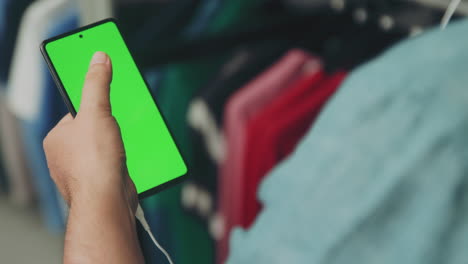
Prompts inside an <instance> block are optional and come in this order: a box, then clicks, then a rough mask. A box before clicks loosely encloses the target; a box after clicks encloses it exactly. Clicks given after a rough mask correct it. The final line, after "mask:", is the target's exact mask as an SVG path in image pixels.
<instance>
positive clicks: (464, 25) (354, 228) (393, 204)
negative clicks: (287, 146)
mask: <svg viewBox="0 0 468 264" xmlns="http://www.w3.org/2000/svg"><path fill="white" fill-rule="evenodd" d="M467 30H468V21H467V20H464V21H461V22H457V23H453V24H452V25H449V26H448V27H447V29H446V30H444V31H441V30H440V29H438V28H436V29H435V30H432V31H430V32H427V33H425V34H424V35H421V36H418V37H416V38H413V39H408V40H406V41H403V42H402V43H400V44H398V45H396V46H395V47H393V48H392V49H390V50H389V51H388V52H386V53H384V54H383V55H381V56H380V57H378V58H377V59H374V60H373V61H371V62H369V63H367V64H365V65H363V66H361V67H359V68H358V69H357V70H355V71H354V72H352V73H351V74H350V76H349V77H348V78H347V79H346V80H345V82H344V83H343V85H342V86H341V87H340V89H339V90H338V92H337V93H336V95H335V96H334V97H333V99H332V100H331V101H330V102H329V103H328V104H327V106H326V107H325V109H324V111H323V112H322V113H321V115H320V116H319V118H318V120H317V122H316V124H315V125H314V127H313V128H312V129H311V130H310V131H309V132H308V134H307V136H306V137H305V139H304V140H303V141H302V142H301V143H300V145H299V146H298V148H297V150H296V151H295V152H294V154H293V155H292V156H291V157H290V158H288V159H287V160H286V161H285V162H283V163H282V164H281V165H280V166H279V167H277V168H275V169H274V170H273V171H272V172H271V173H270V174H269V175H268V176H267V177H266V178H265V180H264V181H263V183H262V185H261V188H260V191H259V199H260V201H262V203H263V204H264V209H263V210H262V212H261V213H260V215H259V216H258V217H257V219H256V221H255V223H254V224H253V225H252V227H251V228H250V229H249V230H246V231H242V230H240V229H238V230H236V231H235V232H234V233H233V235H232V237H231V249H232V250H231V255H230V257H229V260H228V262H227V263H230V264H235V263H259V264H262V263H269V264H275V263H320V264H329V263H347V264H349V263H360V264H362V263H364V264H365V263H383V264H386V263H392V264H393V263H403V264H405V263H408V264H409V263H411V264H419V263H421V264H422V263H424V264H426V263H447V264H452V263H467V262H468V254H467V251H466V244H467V243H468V221H467V220H468V184H467V182H468V178H467V176H468V167H467V166H466V164H467V163H466V161H467V160H468V151H467V149H468V137H467V135H466V130H467V128H468V114H467V111H466V106H467V104H468V89H466V84H467V83H468V75H467V74H466V69H467V66H468V53H467V52H466V46H467V45H468V35H467V34H465V32H467Z"/></svg>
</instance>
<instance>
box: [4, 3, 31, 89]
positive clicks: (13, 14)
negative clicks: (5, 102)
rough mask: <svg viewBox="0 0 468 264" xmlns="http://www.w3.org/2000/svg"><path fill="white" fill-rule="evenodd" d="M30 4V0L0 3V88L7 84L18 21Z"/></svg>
mask: <svg viewBox="0 0 468 264" xmlns="http://www.w3.org/2000/svg"><path fill="white" fill-rule="evenodd" d="M31 2H32V0H1V1H0V88H3V87H2V86H3V85H5V83H6V82H7V78H8V72H9V69H10V64H11V59H12V54H13V49H14V47H15V43H16V36H17V34H18V29H19V25H20V21H21V18H22V16H23V13H24V11H25V10H26V8H27V7H28V6H29V4H30V3H31Z"/></svg>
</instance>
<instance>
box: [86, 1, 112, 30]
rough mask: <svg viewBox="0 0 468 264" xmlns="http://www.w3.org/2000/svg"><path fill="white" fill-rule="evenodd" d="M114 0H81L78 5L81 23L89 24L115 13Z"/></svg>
mask: <svg viewBox="0 0 468 264" xmlns="http://www.w3.org/2000/svg"><path fill="white" fill-rule="evenodd" d="M112 3H113V1H112V0H99V1H96V0H80V1H78V5H79V8H80V14H81V18H80V24H81V25H83V26H84V25H87V24H90V23H94V22H96V21H99V20H103V19H105V18H109V17H112V15H113V5H112Z"/></svg>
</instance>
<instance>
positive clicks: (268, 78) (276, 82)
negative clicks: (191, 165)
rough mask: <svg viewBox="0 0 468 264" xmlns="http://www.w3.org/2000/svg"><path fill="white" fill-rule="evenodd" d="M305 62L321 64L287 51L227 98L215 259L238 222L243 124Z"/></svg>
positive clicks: (223, 254) (224, 250)
mask: <svg viewBox="0 0 468 264" xmlns="http://www.w3.org/2000/svg"><path fill="white" fill-rule="evenodd" d="M305 64H307V65H309V67H311V68H313V67H312V66H311V65H314V64H315V66H314V67H315V69H316V70H318V69H319V68H320V67H321V66H320V62H319V60H318V59H317V58H315V57H312V56H310V55H308V54H307V53H305V52H303V51H301V50H292V51H289V52H288V53H287V54H286V55H284V56H283V58H281V59H280V60H279V61H278V62H277V63H275V64H274V65H273V66H271V67H270V68H269V69H268V70H266V71H265V72H263V73H262V74H261V75H259V76H258V77H257V78H255V79H254V80H253V81H251V82H249V83H248V84H247V85H245V86H244V87H242V88H241V89H240V90H239V91H237V92H236V93H235V94H234V95H233V96H232V97H231V98H230V99H229V100H228V103H227V105H226V108H225V111H224V124H223V131H224V133H225V135H224V137H225V140H226V154H225V159H224V161H223V163H222V165H221V167H220V176H219V177H220V178H219V194H220V197H219V208H220V218H221V219H222V220H221V221H222V222H223V224H222V226H224V230H223V232H222V233H223V234H222V236H221V237H222V239H221V241H220V242H219V243H218V252H217V253H218V255H219V256H218V263H222V262H224V259H225V257H226V254H227V236H228V235H229V233H230V230H231V229H232V227H234V226H236V225H238V224H240V223H241V219H239V216H240V214H239V213H237V212H241V211H243V208H241V207H240V206H241V204H240V203H239V197H242V196H243V190H244V189H243V188H242V187H243V186H244V183H243V182H242V181H241V180H242V179H243V177H242V173H243V172H244V168H243V161H244V154H245V150H246V147H247V145H246V143H247V142H246V126H247V124H248V122H249V121H250V120H251V118H252V117H253V116H254V115H255V114H256V113H258V112H259V111H261V109H263V108H264V107H266V106H267V105H268V104H269V103H271V102H272V100H274V98H276V97H277V96H278V95H279V94H280V93H281V91H283V90H284V89H285V88H286V87H289V85H290V84H291V83H293V82H294V81H295V80H297V79H298V78H299V77H301V76H302V75H303V74H304V72H303V70H302V69H303V67H304V65H305Z"/></svg>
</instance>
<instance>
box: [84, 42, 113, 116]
mask: <svg viewBox="0 0 468 264" xmlns="http://www.w3.org/2000/svg"><path fill="white" fill-rule="evenodd" d="M111 80H112V65H111V61H110V58H109V56H108V55H107V54H106V53H104V52H102V51H98V52H96V53H94V55H93V58H92V59H91V63H90V65H89V69H88V73H87V74H86V80H85V84H84V87H83V91H82V95H81V105H80V110H79V112H83V113H85V112H93V113H94V114H96V113H102V114H109V115H110V114H111V106H110V96H109V93H110V83H111ZM78 114H79V113H78Z"/></svg>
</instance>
